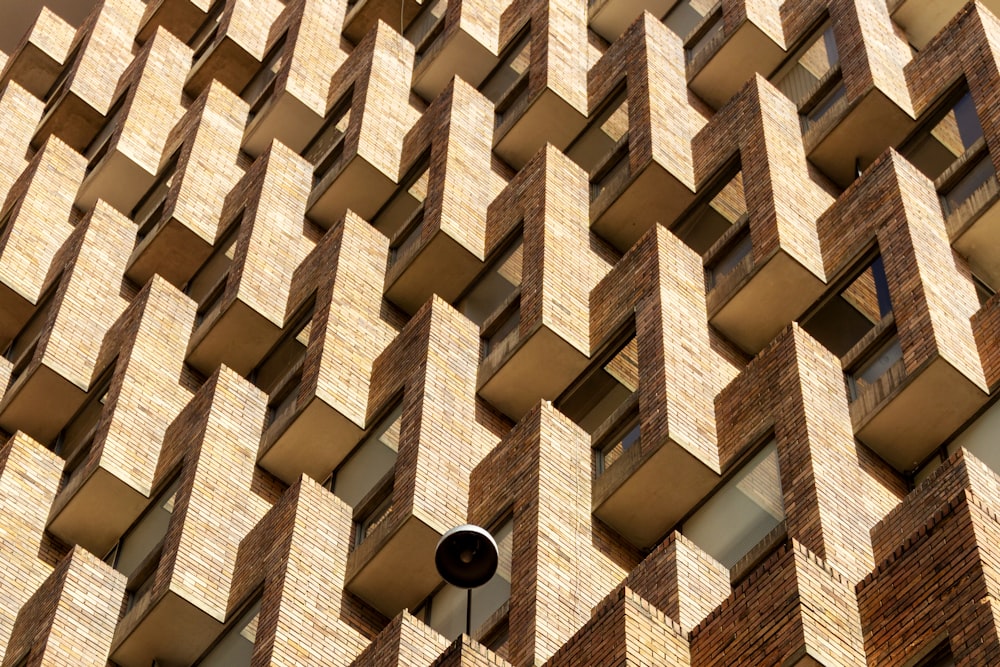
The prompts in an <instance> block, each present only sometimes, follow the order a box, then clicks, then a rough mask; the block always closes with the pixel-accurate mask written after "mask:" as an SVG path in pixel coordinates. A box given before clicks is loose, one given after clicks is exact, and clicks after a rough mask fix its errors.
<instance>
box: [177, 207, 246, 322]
mask: <svg viewBox="0 0 1000 667" xmlns="http://www.w3.org/2000/svg"><path fill="white" fill-rule="evenodd" d="M243 213H244V211H240V212H239V214H237V215H236V217H235V218H234V219H233V221H232V222H230V224H229V225H228V227H227V229H226V231H225V232H224V233H223V235H222V238H221V239H219V240H218V241H216V243H215V250H213V251H212V254H211V255H210V256H209V258H208V259H207V260H205V263H204V264H202V265H201V267H200V268H199V269H198V271H197V272H196V273H195V274H194V276H192V277H191V279H190V280H188V282H187V284H186V285H185V286H184V293H185V294H187V295H188V296H190V297H191V298H192V299H194V301H195V302H196V303H197V304H198V314H197V322H196V324H200V323H201V322H202V321H204V320H205V318H206V317H207V316H208V315H209V314H210V313H211V311H212V310H213V309H214V308H215V306H216V305H218V303H219V301H220V300H221V299H222V294H223V292H225V288H226V279H227V278H228V277H229V268H230V266H232V263H233V256H234V255H235V253H236V238H237V237H238V236H239V234H238V232H239V229H240V224H241V223H242V221H243Z"/></svg>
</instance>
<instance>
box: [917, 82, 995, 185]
mask: <svg viewBox="0 0 1000 667" xmlns="http://www.w3.org/2000/svg"><path fill="white" fill-rule="evenodd" d="M949 100H950V101H947V102H945V104H944V111H943V112H938V113H937V114H932V115H931V121H930V124H929V127H924V128H923V129H921V130H919V131H918V132H917V133H916V135H915V136H914V137H913V138H911V139H909V140H907V142H906V143H905V144H904V146H903V148H902V153H903V155H904V156H906V159H907V160H909V161H910V162H912V163H913V165H914V166H915V167H916V168H917V169H919V170H920V171H922V172H923V173H924V174H926V176H927V177H928V178H930V179H931V180H937V178H938V177H939V176H941V175H942V174H943V173H944V172H945V171H946V170H947V169H948V168H949V167H950V166H951V165H952V164H954V163H955V161H956V160H957V159H958V158H960V157H961V156H962V155H963V154H964V153H965V152H966V151H968V150H969V149H970V148H972V147H973V146H974V145H975V144H976V142H977V141H979V139H981V138H982V136H983V128H982V125H980V123H979V116H978V114H977V113H976V107H975V105H974V104H973V102H972V95H971V94H970V93H969V91H968V90H964V92H961V91H960V92H957V93H954V94H953V95H952V96H950V97H949Z"/></svg>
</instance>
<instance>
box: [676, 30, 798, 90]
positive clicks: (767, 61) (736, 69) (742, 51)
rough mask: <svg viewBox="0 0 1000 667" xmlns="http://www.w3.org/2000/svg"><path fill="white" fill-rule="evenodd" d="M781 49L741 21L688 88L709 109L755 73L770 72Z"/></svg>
mask: <svg viewBox="0 0 1000 667" xmlns="http://www.w3.org/2000/svg"><path fill="white" fill-rule="evenodd" d="M784 57H785V50H784V49H782V48H781V47H780V46H778V45H777V44H775V43H774V40H773V39H771V38H770V37H768V36H767V35H765V34H764V33H763V32H762V31H761V29H760V28H758V27H757V26H756V25H754V24H753V23H752V22H750V21H744V22H743V24H742V25H740V27H739V28H737V29H736V32H734V33H732V35H730V36H729V37H728V38H727V39H726V40H725V41H724V42H723V43H722V44H721V45H720V46H719V48H718V49H717V50H716V52H715V53H714V54H712V55H711V56H709V57H708V60H707V62H705V64H704V65H702V66H701V67H700V68H699V69H698V71H696V72H694V73H693V74H692V75H691V76H690V77H689V80H688V87H689V88H690V89H691V90H693V91H694V92H695V93H696V94H697V95H698V97H700V98H701V99H703V100H705V101H706V102H708V103H709V104H710V105H711V106H712V108H713V109H718V108H720V107H721V106H722V105H723V104H725V103H726V102H728V101H729V99H730V98H731V97H732V96H733V95H735V94H736V93H738V92H739V91H740V89H741V88H742V87H743V86H744V85H745V84H746V82H747V81H749V80H750V79H752V78H753V76H754V74H756V73H757V72H763V73H765V74H766V73H768V72H771V71H772V70H774V68H776V67H777V66H778V65H779V64H781V61H782V59H783V58H784Z"/></svg>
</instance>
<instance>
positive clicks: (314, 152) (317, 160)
mask: <svg viewBox="0 0 1000 667" xmlns="http://www.w3.org/2000/svg"><path fill="white" fill-rule="evenodd" d="M351 103H352V100H351V97H350V96H348V97H346V98H345V99H343V100H341V101H340V102H338V103H336V104H335V105H334V106H333V107H332V108H331V110H330V112H329V113H327V116H326V120H325V121H324V123H323V126H322V127H321V128H320V129H319V131H318V132H317V133H316V136H315V137H314V138H313V139H312V141H310V142H309V144H308V145H307V146H306V148H305V150H304V151H303V153H302V155H303V157H305V158H306V159H307V160H308V161H309V162H310V163H312V165H313V167H314V168H315V171H314V177H313V188H312V192H311V193H310V194H309V203H308V207H307V215H308V216H309V219H310V220H313V221H314V222H316V223H317V224H319V225H322V226H323V227H325V228H327V229H328V228H330V227H331V226H332V225H334V224H335V223H336V222H337V221H338V220H339V219H340V218H342V217H343V215H344V212H345V211H347V209H351V210H352V211H354V212H355V213H357V214H358V215H360V216H361V217H362V218H364V219H365V220H372V219H373V218H374V217H375V215H376V214H377V213H378V212H379V211H380V210H382V208H383V207H384V205H385V204H386V202H387V201H388V200H389V198H390V197H392V195H393V193H394V192H395V191H396V181H395V174H388V173H386V172H385V171H383V170H382V169H380V168H379V167H378V166H377V165H376V164H374V163H373V162H371V161H369V160H368V159H367V158H366V156H365V155H364V151H361V150H358V149H355V150H354V151H351V152H349V153H347V154H345V152H344V151H345V144H347V132H348V130H349V128H350V123H351Z"/></svg>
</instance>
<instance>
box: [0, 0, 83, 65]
mask: <svg viewBox="0 0 1000 667" xmlns="http://www.w3.org/2000/svg"><path fill="white" fill-rule="evenodd" d="M94 4H96V0H0V17H2V20H0V51H3V52H4V53H6V54H8V55H10V52H11V51H13V50H14V47H15V46H17V43H18V42H19V41H20V40H21V37H22V36H23V35H24V33H25V32H26V31H27V30H28V29H29V28H30V27H31V25H32V24H33V23H34V22H35V17H37V16H38V12H40V11H41V9H42V5H46V6H48V8H49V9H51V10H52V11H54V12H55V13H56V14H58V15H59V16H61V17H63V18H64V19H66V21H67V22H68V23H70V24H71V25H74V26H79V25H80V24H81V23H82V22H83V19H85V18H87V14H89V13H90V9H91V8H92V7H93V6H94Z"/></svg>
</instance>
